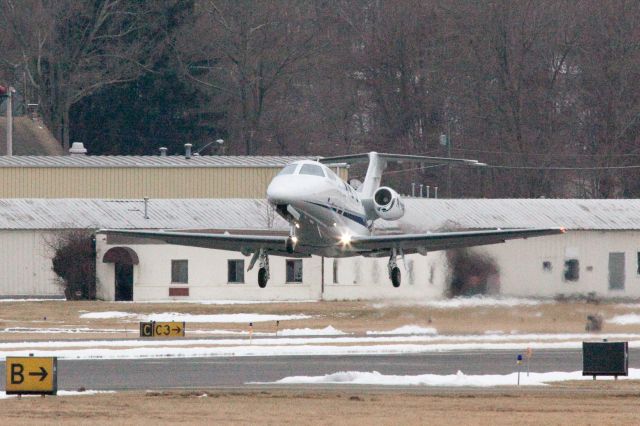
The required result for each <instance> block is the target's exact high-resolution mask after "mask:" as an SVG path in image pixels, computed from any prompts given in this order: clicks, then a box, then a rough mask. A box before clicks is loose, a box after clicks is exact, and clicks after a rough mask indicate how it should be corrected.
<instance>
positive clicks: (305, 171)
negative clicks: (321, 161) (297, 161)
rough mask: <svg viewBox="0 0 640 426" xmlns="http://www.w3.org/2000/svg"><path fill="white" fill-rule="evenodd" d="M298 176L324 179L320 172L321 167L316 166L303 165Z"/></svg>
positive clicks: (321, 171) (322, 173) (322, 172)
mask: <svg viewBox="0 0 640 426" xmlns="http://www.w3.org/2000/svg"><path fill="white" fill-rule="evenodd" d="M299 174H301V175H313V176H322V177H324V171H323V170H322V167H320V166H318V165H316V164H303V165H302V168H301V169H300V173H299Z"/></svg>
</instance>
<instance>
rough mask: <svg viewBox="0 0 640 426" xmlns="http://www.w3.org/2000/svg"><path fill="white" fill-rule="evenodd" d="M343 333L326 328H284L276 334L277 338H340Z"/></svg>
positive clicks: (329, 327) (335, 329)
mask: <svg viewBox="0 0 640 426" xmlns="http://www.w3.org/2000/svg"><path fill="white" fill-rule="evenodd" d="M344 334H347V333H345V332H344V331H341V330H338V329H337V328H333V327H332V326H330V325H329V326H327V327H325V328H285V329H284V330H280V331H279V332H278V335H279V336H342V335H344Z"/></svg>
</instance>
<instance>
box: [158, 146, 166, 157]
mask: <svg viewBox="0 0 640 426" xmlns="http://www.w3.org/2000/svg"><path fill="white" fill-rule="evenodd" d="M166 156H167V147H166V146H161V147H160V157H166Z"/></svg>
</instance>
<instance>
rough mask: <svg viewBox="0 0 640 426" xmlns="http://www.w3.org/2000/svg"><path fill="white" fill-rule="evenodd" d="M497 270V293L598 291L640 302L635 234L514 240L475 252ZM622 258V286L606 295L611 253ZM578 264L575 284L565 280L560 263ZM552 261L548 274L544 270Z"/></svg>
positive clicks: (639, 241) (639, 246) (639, 238)
mask: <svg viewBox="0 0 640 426" xmlns="http://www.w3.org/2000/svg"><path fill="white" fill-rule="evenodd" d="M477 250H484V251H485V252H486V253H488V254H490V255H491V256H493V257H494V258H495V259H496V260H497V262H498V265H499V267H500V284H501V292H502V293H503V294H508V295H516V296H555V295H558V294H565V295H569V294H573V293H581V294H586V293H589V292H596V293H597V294H599V295H601V296H606V297H640V275H638V272H637V270H638V262H637V253H638V252H639V251H640V232H638V231H569V232H567V233H566V234H563V235H554V236H548V237H540V238H530V239H527V240H512V241H508V242H506V243H505V244H496V245H492V246H486V247H483V248H478V249H477ZM612 252H623V253H625V287H624V289H623V290H609V253H612ZM571 258H575V259H578V260H579V264H580V277H579V279H578V280H577V281H565V280H564V262H565V260H567V259H571ZM544 261H550V262H551V266H552V268H551V271H545V270H544V269H543V267H542V263H543V262H544Z"/></svg>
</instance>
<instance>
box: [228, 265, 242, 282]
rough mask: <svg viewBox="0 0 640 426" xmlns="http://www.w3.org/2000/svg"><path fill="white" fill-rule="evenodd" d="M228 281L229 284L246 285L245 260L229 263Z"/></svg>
mask: <svg viewBox="0 0 640 426" xmlns="http://www.w3.org/2000/svg"><path fill="white" fill-rule="evenodd" d="M227 281H228V282H229V283H244V260H229V261H228V263H227Z"/></svg>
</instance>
